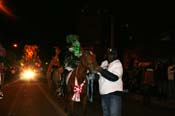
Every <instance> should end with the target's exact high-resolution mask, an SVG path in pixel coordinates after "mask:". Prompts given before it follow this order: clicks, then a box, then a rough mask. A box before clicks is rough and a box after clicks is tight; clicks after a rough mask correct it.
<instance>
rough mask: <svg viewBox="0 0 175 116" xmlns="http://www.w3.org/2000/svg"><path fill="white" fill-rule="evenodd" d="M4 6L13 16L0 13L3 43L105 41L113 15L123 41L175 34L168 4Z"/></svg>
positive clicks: (62, 1) (74, 0) (37, 0)
mask: <svg viewBox="0 0 175 116" xmlns="http://www.w3.org/2000/svg"><path fill="white" fill-rule="evenodd" d="M0 1H1V0H0ZM4 4H5V6H6V7H7V8H8V9H9V11H11V13H12V14H13V16H8V15H6V14H4V13H2V12H0V37H1V40H2V41H3V42H4V43H10V42H13V41H20V42H21V41H23V43H25V42H27V43H35V42H38V43H43V44H47V45H54V44H62V43H64V42H65V36H66V35H67V34H71V33H75V34H80V35H82V36H80V39H81V37H82V38H83V39H81V41H82V42H87V41H94V38H97V39H98V41H104V40H105V39H106V38H109V35H110V19H109V18H110V16H111V15H112V16H114V17H115V34H116V35H115V37H116V38H119V39H121V38H122V39H123V41H125V39H124V36H123V35H125V36H126V35H127V36H126V40H127V39H135V40H136V41H145V40H148V41H149V40H150V41H152V40H159V39H160V38H162V37H164V36H167V35H168V36H169V35H174V24H175V23H174V22H173V20H172V17H173V14H172V13H173V10H174V9H173V7H171V6H168V5H166V4H165V3H162V5H158V4H157V3H125V2H123V3H121V2H120V3H119V2H117V3H116V2H114V1H108V2H107V1H100V0H93V1H84V0H30V1H26V0H11V1H10V0H4ZM82 17H85V18H82ZM87 17H93V18H87ZM82 20H83V21H82ZM89 22H90V23H89ZM99 22H100V23H99ZM88 24H89V25H91V27H90V26H88ZM88 31H89V32H88ZM96 32H97V33H99V34H95V33H96ZM86 35H87V36H86ZM91 36H94V37H91ZM172 37H173V36H172Z"/></svg>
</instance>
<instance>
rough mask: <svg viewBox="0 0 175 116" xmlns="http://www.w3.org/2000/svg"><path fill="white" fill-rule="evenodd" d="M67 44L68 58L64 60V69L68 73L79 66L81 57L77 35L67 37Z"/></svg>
mask: <svg viewBox="0 0 175 116" xmlns="http://www.w3.org/2000/svg"><path fill="white" fill-rule="evenodd" d="M66 42H67V43H68V51H69V53H68V56H67V57H66V58H65V61H64V67H65V69H67V70H68V71H71V70H73V69H74V68H75V67H77V65H78V64H79V62H80V60H79V57H80V56H81V49H80V42H79V36H78V35H73V34H71V35H68V36H67V37H66Z"/></svg>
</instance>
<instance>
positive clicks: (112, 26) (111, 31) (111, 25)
mask: <svg viewBox="0 0 175 116" xmlns="http://www.w3.org/2000/svg"><path fill="white" fill-rule="evenodd" d="M114 25H115V20H114V16H113V15H110V47H112V48H113V47H114V27H115V26H114Z"/></svg>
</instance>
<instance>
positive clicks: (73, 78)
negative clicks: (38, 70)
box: [65, 50, 97, 116]
mask: <svg viewBox="0 0 175 116" xmlns="http://www.w3.org/2000/svg"><path fill="white" fill-rule="evenodd" d="M96 64H97V63H96V55H95V54H94V53H93V52H92V51H88V50H84V51H83V52H82V55H81V56H80V62H79V64H78V65H77V67H76V68H74V69H73V70H72V71H70V72H69V74H68V76H67V77H66V95H65V100H66V101H65V103H66V106H65V107H66V109H65V110H66V111H67V113H68V116H85V115H86V107H87V101H88V96H87V72H88V71H89V72H90V73H95V72H94V71H95V66H96Z"/></svg>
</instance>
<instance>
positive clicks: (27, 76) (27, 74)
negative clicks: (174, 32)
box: [21, 69, 35, 80]
mask: <svg viewBox="0 0 175 116" xmlns="http://www.w3.org/2000/svg"><path fill="white" fill-rule="evenodd" d="M34 77H35V72H34V71H33V70H31V69H27V70H24V71H23V72H22V74H21V79H24V80H30V79H33V78H34Z"/></svg>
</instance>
